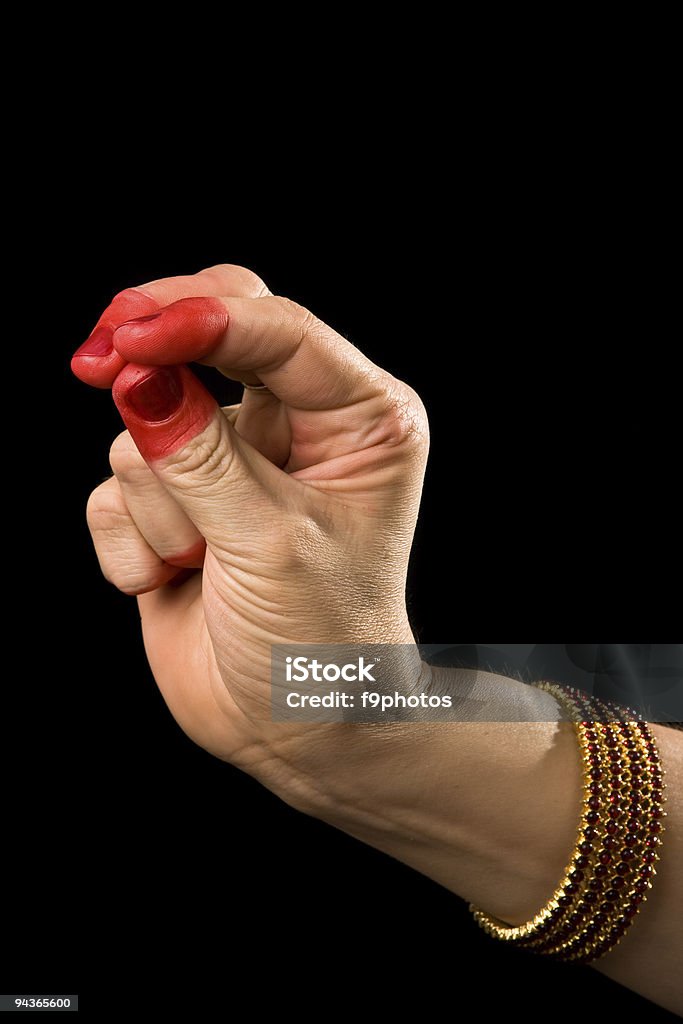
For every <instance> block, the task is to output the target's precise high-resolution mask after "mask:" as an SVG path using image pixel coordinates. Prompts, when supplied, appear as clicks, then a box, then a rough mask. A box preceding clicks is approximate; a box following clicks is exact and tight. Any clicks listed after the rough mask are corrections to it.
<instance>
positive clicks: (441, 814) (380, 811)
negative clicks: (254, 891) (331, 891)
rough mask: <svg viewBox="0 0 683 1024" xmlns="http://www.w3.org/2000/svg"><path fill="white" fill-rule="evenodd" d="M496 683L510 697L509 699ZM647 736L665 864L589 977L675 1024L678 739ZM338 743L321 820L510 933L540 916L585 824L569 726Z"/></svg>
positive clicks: (447, 730) (319, 781)
mask: <svg viewBox="0 0 683 1024" xmlns="http://www.w3.org/2000/svg"><path fill="white" fill-rule="evenodd" d="M466 675H467V674H466V673H463V679H464V678H465V677H466ZM491 681H492V682H496V683H497V684H498V685H499V686H500V687H502V688H503V689H504V690H507V691H508V692H509V688H510V686H516V685H518V684H514V683H512V682H511V681H510V680H503V679H500V678H498V677H491ZM519 685H521V684H519ZM654 731H655V733H656V736H657V739H658V741H659V742H660V745H661V752H662V757H663V761H664V765H665V768H666V769H667V772H668V804H667V811H668V819H667V832H666V835H665V842H664V845H663V854H662V860H661V863H660V864H659V865H658V876H657V878H656V880H655V885H654V888H653V891H652V893H651V894H650V899H649V901H648V902H647V904H646V905H645V906H644V908H643V910H642V911H641V913H640V915H639V916H638V919H637V921H636V923H635V925H634V927H633V929H632V930H631V931H630V932H629V934H628V936H627V937H626V938H625V940H624V941H623V942H622V943H621V945H620V946H618V947H617V948H616V949H615V950H613V951H612V952H611V953H610V954H608V955H607V956H606V957H605V958H604V959H603V960H601V961H599V962H598V965H597V966H598V967H599V969H601V970H603V971H604V972H605V973H606V974H609V975H610V976H611V977H613V978H614V979H616V980H618V981H620V982H622V983H623V984H625V985H628V986H629V987H631V988H633V989H635V990H636V991H639V992H641V993H642V994H643V995H646V996H648V997H649V998H651V999H653V1000H655V1001H657V1002H659V1003H661V1004H662V1005H665V1006H667V1007H669V1008H671V1009H677V1010H678V1011H679V1012H680V1010H681V1009H682V1008H683V999H682V997H681V992H680V980H679V977H678V974H677V971H678V969H679V968H678V964H679V962H680V958H681V955H682V954H683V937H682V934H681V923H680V922H681V920H683V889H682V886H681V877H680V870H679V865H680V864H681V863H683V808H682V807H681V792H682V787H681V781H683V780H682V778H681V776H682V774H683V768H682V764H683V737H681V736H680V735H679V734H677V733H675V732H673V731H671V730H668V729H664V728H656V727H655V729H654ZM336 742H337V743H338V744H339V747H338V756H337V757H336V758H334V759H333V760H332V761H330V762H329V764H330V767H329V768H326V769H322V770H320V769H318V770H317V772H316V783H315V785H316V787H317V788H318V791H319V806H318V807H317V808H316V809H315V813H317V814H318V815H319V816H320V817H323V818H325V819H326V820H327V821H329V822H330V823H332V824H334V825H336V826H337V827H339V828H342V829H344V830H345V831H347V832H349V833H351V834H353V835H355V836H356V837H358V838H359V839H362V840H363V841H364V842H367V843H369V844H370V845H373V846H375V847H377V848H379V849H381V850H383V851H385V852H386V853H388V854H390V855H391V856H393V857H396V858H397V859H399V860H401V861H403V862H405V863H406V864H409V865H410V866H412V867H414V868H416V869H417V870H418V871H421V872H422V873H423V874H425V875H428V876H429V877H431V878H433V879H434V880H435V881H437V882H439V883H440V884H442V885H444V886H445V887H446V888H448V889H450V890H451V891H452V892H454V893H457V894H458V895H459V896H461V897H463V898H465V899H466V900H468V901H471V902H473V903H474V904H476V905H477V906H479V907H481V908H482V909H484V910H486V911H487V912H489V913H490V914H493V915H494V916H496V917H498V918H500V919H501V920H504V921H506V922H509V923H510V924H519V923H522V922H524V921H527V920H529V919H530V918H532V917H533V916H534V915H535V914H536V913H537V911H539V910H540V909H541V907H543V906H544V905H545V904H546V903H547V901H548V899H549V897H550V896H551V895H552V893H553V892H554V891H555V889H556V887H557V885H558V883H559V881H560V879H561V878H562V876H563V874H564V871H565V869H566V867H567V864H568V861H569V859H570V856H571V853H572V851H573V849H574V846H575V843H576V837H577V827H578V823H579V819H580V808H581V801H582V765H581V757H580V752H579V746H578V743H577V738H576V734H575V731H574V728H573V727H572V726H571V725H570V724H568V723H563V722H534V723H530V722H505V723H497V722H476V723H457V724H442V725H434V724H432V725H430V724H423V725H417V724H413V725H407V724H406V725H397V726H387V727H383V728H381V729H376V728H372V727H366V728H363V727H360V728H353V727H352V728H343V729H341V730H338V731H337V739H336ZM677 1000H678V1002H677Z"/></svg>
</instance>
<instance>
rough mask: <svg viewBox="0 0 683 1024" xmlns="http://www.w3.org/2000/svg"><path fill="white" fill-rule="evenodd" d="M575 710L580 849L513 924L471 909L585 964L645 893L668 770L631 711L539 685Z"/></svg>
mask: <svg viewBox="0 0 683 1024" xmlns="http://www.w3.org/2000/svg"><path fill="white" fill-rule="evenodd" d="M539 689H542V690H545V691H546V692H547V693H550V694H551V695H552V696H553V697H555V699H556V700H557V701H558V702H559V704H560V705H561V706H562V707H563V708H564V709H566V710H567V711H569V712H570V715H571V717H572V719H573V720H574V723H575V729H576V733H577V737H578V740H579V745H580V748H581V756H582V760H583V768H584V773H583V774H584V793H583V807H582V811H581V822H580V824H579V830H578V838H577V843H576V848H575V850H574V853H573V855H572V858H571V860H570V862H569V865H568V866H567V870H566V872H565V875H564V878H563V879H562V881H561V882H560V884H559V886H558V888H557V889H556V890H555V892H554V893H553V895H552V897H551V899H550V900H549V902H548V903H547V904H546V906H545V907H543V909H542V910H540V911H539V912H538V913H537V914H536V916H535V917H534V918H533V919H532V920H531V921H528V922H527V923H526V924H523V925H519V926H517V927H514V926H511V925H509V924H506V923H505V922H503V921H500V920H498V919H497V918H495V917H492V916H491V915H489V914H486V913H485V912H484V911H482V910H479V909H478V908H476V907H474V906H471V907H470V910H471V911H472V913H473V914H474V917H475V920H476V921H477V922H478V924H479V925H480V926H481V927H482V928H483V929H484V931H486V932H488V934H489V935H491V936H492V937H493V938H496V939H500V940H502V941H504V942H508V943H512V944H514V945H517V946H522V947H525V948H527V949H530V950H532V951H534V952H536V953H541V954H543V955H545V956H554V957H559V958H561V959H563V960H572V961H576V962H581V963H589V962H591V961H593V960H597V959H599V958H600V957H602V956H605V954H606V953H608V952H609V951H610V950H611V949H613V948H614V947H615V946H616V945H618V943H619V942H620V941H621V940H622V938H623V937H624V935H626V933H627V932H628V930H629V928H630V927H631V926H632V924H633V922H634V920H635V918H636V916H637V914H638V912H639V911H640V909H641V907H642V906H643V904H644V903H645V902H646V900H647V896H648V893H649V890H650V889H651V888H652V881H653V879H654V877H655V875H656V873H657V872H656V864H657V861H658V860H659V851H660V847H661V842H662V834H663V832H664V818H665V817H666V815H665V812H664V801H665V795H664V792H665V790H664V773H663V770H662V764H661V760H660V756H659V751H658V748H657V743H656V740H655V738H654V736H653V734H652V731H651V730H650V728H649V726H648V725H647V723H646V722H642V721H636V720H635V719H636V717H637V716H636V714H635V712H633V711H629V709H628V708H619V707H618V706H617V705H615V704H613V703H611V702H608V701H601V700H598V699H597V698H594V697H591V698H589V697H588V696H587V695H586V694H584V693H582V692H581V691H579V690H575V689H573V688H571V687H559V686H556V685H554V684H551V683H541V684H539Z"/></svg>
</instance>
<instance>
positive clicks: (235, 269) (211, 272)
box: [196, 263, 270, 298]
mask: <svg viewBox="0 0 683 1024" xmlns="http://www.w3.org/2000/svg"><path fill="white" fill-rule="evenodd" d="M226 274H231V275H232V276H237V277H239V278H240V281H241V282H242V284H243V286H244V287H245V288H246V289H247V291H248V292H249V294H250V295H251V296H252V297H253V298H260V297H261V296H262V295H269V294H270V293H269V291H268V287H267V285H266V284H265V283H264V282H263V281H262V280H261V278H260V277H259V276H258V274H256V273H255V272H254V271H253V270H249V268H248V267H241V266H239V265H238V264H235V263H216V264H215V265H214V266H213V267H206V268H205V269H204V270H200V272H199V273H198V274H197V275H196V276H197V277H200V278H202V279H206V278H208V279H210V280H211V279H214V280H217V281H218V282H219V283H220V282H221V281H222V280H223V279H224V277H225V275H226Z"/></svg>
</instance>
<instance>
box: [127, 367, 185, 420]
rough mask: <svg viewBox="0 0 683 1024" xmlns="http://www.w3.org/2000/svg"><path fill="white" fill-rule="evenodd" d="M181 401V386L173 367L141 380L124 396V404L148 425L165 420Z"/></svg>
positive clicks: (178, 406)
mask: <svg viewBox="0 0 683 1024" xmlns="http://www.w3.org/2000/svg"><path fill="white" fill-rule="evenodd" d="M182 401H183V385H182V382H181V380H180V374H179V373H178V370H177V369H176V367H175V366H163V367H161V369H159V370H155V371H154V372H153V373H151V374H150V375H149V376H148V377H145V378H143V380H141V381H139V382H138V383H137V384H134V385H133V387H132V388H131V389H130V391H129V392H128V393H127V395H126V402H127V403H128V405H129V406H130V408H131V409H132V410H133V412H135V413H137V415H138V416H139V417H140V419H143V420H146V421H147V422H148V423H159V422H161V420H167V419H168V418H169V417H170V416H172V415H173V414H174V413H175V412H177V411H178V409H179V408H180V406H181V404H182Z"/></svg>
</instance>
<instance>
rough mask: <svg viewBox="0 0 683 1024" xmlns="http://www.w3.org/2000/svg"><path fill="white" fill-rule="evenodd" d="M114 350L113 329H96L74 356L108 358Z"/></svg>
mask: <svg viewBox="0 0 683 1024" xmlns="http://www.w3.org/2000/svg"><path fill="white" fill-rule="evenodd" d="M113 348H114V332H113V330H112V328H111V327H96V328H95V330H94V331H93V332H92V334H91V335H90V337H89V338H88V340H87V341H85V342H83V344H82V345H81V347H80V348H78V349H76V351H75V352H74V356H108V355H109V353H110V352H111V351H112V350H113Z"/></svg>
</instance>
